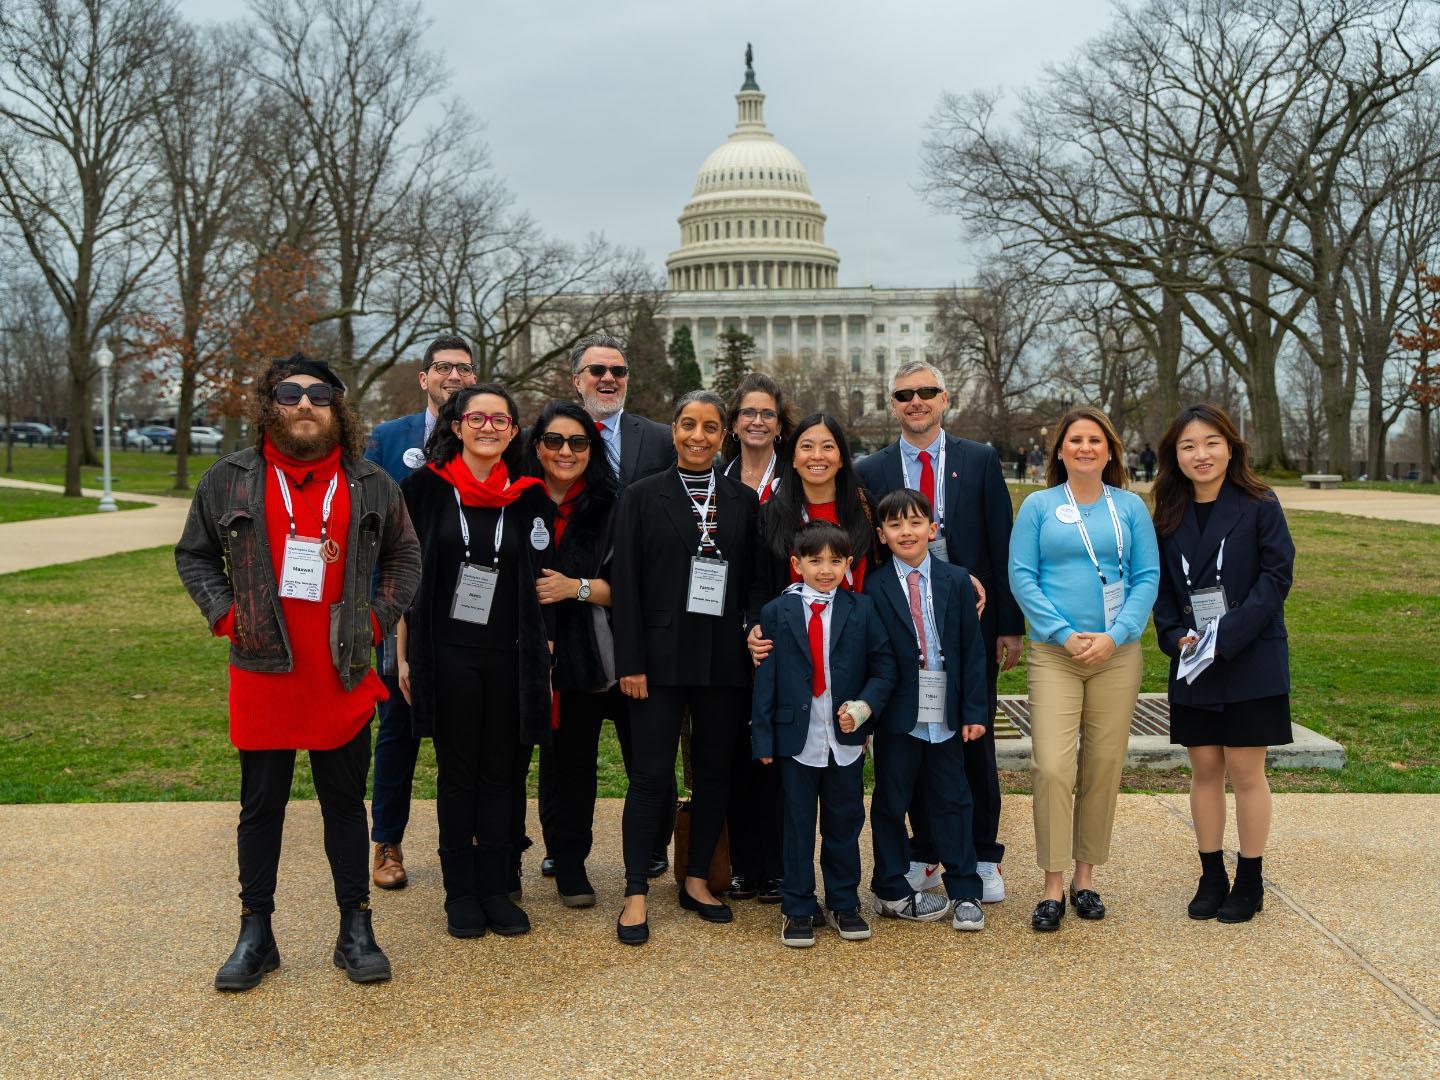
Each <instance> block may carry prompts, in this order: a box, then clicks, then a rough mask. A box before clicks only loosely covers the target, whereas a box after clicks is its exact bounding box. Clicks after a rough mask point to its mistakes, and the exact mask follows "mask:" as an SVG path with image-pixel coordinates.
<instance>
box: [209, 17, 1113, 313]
mask: <svg viewBox="0 0 1440 1080" xmlns="http://www.w3.org/2000/svg"><path fill="white" fill-rule="evenodd" d="M181 7H182V10H183V11H184V12H185V13H186V14H187V15H189V16H190V17H191V18H194V19H197V20H200V21H204V20H209V19H216V18H233V17H238V16H241V15H243V14H244V12H245V6H244V4H243V2H237V0H219V2H217V0H209V2H204V0H183V2H182V4H181ZM425 11H426V14H427V15H428V16H429V17H430V19H431V20H432V25H431V27H430V31H429V40H430V43H431V46H432V47H433V48H435V49H438V50H440V51H441V52H442V53H443V54H444V55H445V57H446V58H447V60H448V63H449V66H450V69H451V82H450V87H449V89H450V92H451V93H453V94H456V95H458V96H459V97H460V98H461V99H462V100H463V101H464V102H465V103H466V104H467V105H468V106H469V107H470V108H471V109H473V110H474V112H475V113H476V114H477V115H478V116H479V117H480V118H481V119H482V120H483V121H484V124H485V139H486V142H487V143H488V145H489V147H490V151H491V155H492V159H493V162H494V166H495V168H496V171H497V172H498V173H499V175H501V176H502V177H503V178H504V179H505V181H506V182H507V184H508V185H509V187H510V189H511V191H512V192H513V193H514V195H515V197H516V202H517V204H518V205H520V206H522V207H524V208H526V209H528V210H530V211H531V212H532V213H533V214H534V215H535V216H536V218H537V219H538V220H539V221H540V223H541V224H542V225H543V226H544V227H545V228H546V229H547V230H548V231H549V232H551V233H552V234H555V235H558V236H560V237H563V238H567V239H579V238H581V237H583V236H585V235H586V234H587V233H589V232H592V231H599V232H604V233H605V235H606V236H608V237H609V238H610V239H612V240H614V241H616V242H619V243H622V244H626V245H629V246H634V247H639V248H640V249H642V250H643V251H644V252H645V253H646V255H647V256H648V257H649V259H650V261H651V262H652V263H653V264H654V266H655V268H656V271H657V272H659V271H660V270H662V269H663V266H664V260H665V255H666V253H667V252H669V251H670V250H671V249H673V248H674V247H675V246H677V244H678V242H679V229H678V226H677V225H676V222H675V219H676V217H677V216H678V215H679V213H680V210H681V208H682V207H683V206H684V204H685V202H686V200H687V198H688V197H689V194H690V189H691V185H692V183H693V182H694V178H695V172H696V170H697V169H698V168H699V166H700V163H701V162H702V161H703V160H704V158H705V156H706V155H707V154H708V153H709V152H710V151H711V150H712V149H714V148H715V147H716V146H718V145H720V143H721V142H723V141H724V140H725V137H726V135H727V134H728V133H729V132H730V130H731V129H732V128H733V127H734V123H735V100H734V95H735V93H736V91H737V90H739V88H740V83H741V81H742V80H743V77H744V52H745V43H746V42H747V41H750V42H753V43H754V47H755V71H756V77H757V81H758V82H759V84H760V87H761V89H762V90H764V91H765V94H766V101H765V118H766V121H767V123H768V125H769V127H770V129H771V131H773V132H774V133H775V135H776V138H777V139H779V141H780V142H782V143H783V144H785V145H786V146H788V147H789V148H790V149H791V150H792V151H794V152H795V153H796V155H798V156H799V158H800V160H801V162H802V163H803V164H804V165H805V168H806V170H807V172H808V173H809V175H810V184H811V188H812V190H813V192H814V194H815V197H816V198H817V199H819V200H820V203H821V205H822V206H823V207H824V209H825V212H826V213H827V214H828V216H829V224H828V226H827V237H826V239H827V240H828V242H829V243H830V244H831V246H833V247H835V248H836V249H837V250H838V251H839V253H840V283H841V284H842V285H861V284H865V283H866V282H867V281H869V282H872V283H874V284H876V285H892V286H893V285H916V286H918V285H947V284H950V283H951V282H954V281H956V280H961V279H963V278H964V277H965V276H966V274H967V272H968V269H969V266H970V265H971V260H970V255H969V252H968V251H967V248H966V246H965V244H964V242H963V240H962V237H961V223H960V222H959V221H957V220H956V219H955V218H952V217H942V216H937V215H935V214H933V213H932V212H931V211H930V210H929V209H928V208H927V207H926V206H925V204H924V202H923V201H922V200H921V198H920V197H919V195H917V194H916V191H915V187H916V184H917V183H918V180H919V150H920V143H921V140H922V138H923V136H924V126H925V121H926V119H927V117H928V116H929V115H930V113H931V110H932V109H933V108H934V106H935V103H936V101H937V99H938V97H939V95H940V94H941V92H942V91H944V90H951V91H956V92H964V91H967V90H972V89H977V88H995V87H1018V86H1023V85H1025V84H1026V83H1027V82H1029V81H1031V80H1033V79H1034V78H1035V77H1036V76H1037V75H1038V74H1039V73H1040V71H1041V69H1042V68H1043V66H1044V65H1045V64H1048V63H1053V62H1057V61H1060V60H1063V59H1064V58H1065V57H1066V56H1068V55H1069V54H1070V53H1071V52H1072V51H1073V50H1074V49H1075V48H1076V47H1077V46H1078V45H1079V44H1081V43H1082V42H1083V41H1084V40H1085V39H1086V38H1088V37H1090V36H1091V35H1093V34H1095V33H1097V32H1098V31H1099V30H1100V29H1101V28H1102V27H1103V26H1104V25H1105V23H1106V22H1107V21H1108V19H1109V17H1110V4H1109V3H1108V2H1107V0H1012V2H1010V3H983V4H982V3H976V2H975V0H949V2H935V0H922V2H900V3H892V4H885V5H881V4H877V3H862V2H859V0H830V2H827V3H793V2H792V3H781V4H777V3H774V2H773V0H772V2H770V3H761V2H758V0H731V2H728V3H676V2H674V0H668V2H660V0H611V2H609V3H606V4H594V3H579V2H574V0H538V2H533V3H516V2H510V3H505V4H500V3H495V2H494V0H489V2H482V3H479V4H476V3H474V2H470V3H465V2H463V0H425Z"/></svg>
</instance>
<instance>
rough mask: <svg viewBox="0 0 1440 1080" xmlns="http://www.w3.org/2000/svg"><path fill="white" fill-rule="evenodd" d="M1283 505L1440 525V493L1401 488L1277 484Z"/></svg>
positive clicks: (1288, 507) (1292, 508)
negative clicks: (1315, 487) (1413, 492)
mask: <svg viewBox="0 0 1440 1080" xmlns="http://www.w3.org/2000/svg"><path fill="white" fill-rule="evenodd" d="M1275 491H1276V493H1277V494H1279V496H1280V505H1281V506H1283V507H1284V508H1285V509H1286V510H1320V511H1324V512H1325V513H1330V514H1354V515H1356V516H1357V517H1368V518H1382V519H1384V520H1386V521H1415V522H1419V523H1420V524H1421V525H1440V495H1419V494H1416V495H1411V494H1409V493H1407V492H1401V491H1352V490H1345V489H1336V490H1333V491H1319V490H1312V489H1311V488H1298V487H1277V488H1276V489H1275Z"/></svg>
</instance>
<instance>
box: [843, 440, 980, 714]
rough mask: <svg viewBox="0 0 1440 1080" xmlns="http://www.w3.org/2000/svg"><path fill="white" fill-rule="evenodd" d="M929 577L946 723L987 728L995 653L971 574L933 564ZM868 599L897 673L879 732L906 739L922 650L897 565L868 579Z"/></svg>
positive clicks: (916, 704)
mask: <svg viewBox="0 0 1440 1080" xmlns="http://www.w3.org/2000/svg"><path fill="white" fill-rule="evenodd" d="M947 464H948V463H947ZM930 574H931V587H932V590H933V593H934V601H935V628H936V630H938V631H939V633H940V645H941V647H942V648H943V649H944V651H945V723H946V725H947V726H948V727H949V728H950V730H951V731H959V730H960V728H961V727H963V726H965V725H967V724H981V725H983V726H984V727H987V728H988V727H989V726H990V725H991V723H992V722H993V721H994V717H993V716H991V715H990V678H989V674H988V672H987V663H988V661H987V659H986V656H987V653H988V654H989V655H992V656H993V655H994V652H993V650H990V649H987V648H986V645H985V639H984V636H983V635H982V634H981V632H980V620H979V619H978V618H976V616H975V589H974V587H973V586H972V585H971V584H970V570H969V569H968V568H967V567H964V566H956V565H955V564H954V563H943V562H941V561H940V560H939V559H931V560H930ZM865 595H866V596H869V597H870V598H872V599H873V600H874V601H875V607H876V610H877V611H878V612H879V613H880V619H881V621H882V622H883V623H884V624H885V631H886V633H887V634H888V635H889V637H890V648H891V649H892V650H894V653H895V664H896V667H897V669H898V674H897V677H896V682H895V692H894V693H893V694H892V695H891V696H890V703H889V705H887V706H886V708H885V710H884V712H883V713H881V715H880V722H879V728H880V730H881V731H888V732H893V733H895V734H899V735H904V734H906V733H908V732H911V731H913V730H915V725H916V723H917V721H918V720H919V714H920V674H919V672H920V646H919V644H918V643H917V642H916V641H915V622H914V620H913V619H911V617H910V600H909V598H908V597H907V596H906V595H905V590H904V589H903V588H902V587H901V585H900V579H899V578H898V577H897V576H896V575H895V567H894V565H893V560H892V562H887V563H886V564H885V565H884V566H878V567H876V568H875V569H874V570H872V571H870V572H868V573H867V574H866V575H865ZM987 608H988V605H987Z"/></svg>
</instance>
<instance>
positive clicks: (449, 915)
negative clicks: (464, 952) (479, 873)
mask: <svg viewBox="0 0 1440 1080" xmlns="http://www.w3.org/2000/svg"><path fill="white" fill-rule="evenodd" d="M440 877H441V880H442V881H443V882H444V884H445V929H446V930H447V931H448V932H449V934H450V936H451V937H457V938H473V937H483V936H484V934H485V912H484V910H483V909H482V908H481V907H480V887H479V884H478V883H477V881H476V879H475V857H474V856H473V855H472V854H470V853H469V852H464V853H457V852H451V851H446V850H445V849H443V848H442V849H441V850H440Z"/></svg>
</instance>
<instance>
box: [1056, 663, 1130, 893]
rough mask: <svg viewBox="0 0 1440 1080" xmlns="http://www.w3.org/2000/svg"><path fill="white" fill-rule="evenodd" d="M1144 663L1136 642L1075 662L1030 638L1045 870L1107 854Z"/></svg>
mask: <svg viewBox="0 0 1440 1080" xmlns="http://www.w3.org/2000/svg"><path fill="white" fill-rule="evenodd" d="M1142 667H1143V665H1142V662H1141V656H1140V643H1139V642H1138V641H1132V642H1130V644H1128V645H1121V646H1120V647H1119V648H1118V649H1116V650H1115V653H1114V655H1112V656H1111V657H1110V659H1109V660H1106V661H1105V662H1104V663H1103V664H1097V665H1095V666H1094V667H1090V666H1087V665H1085V664H1078V663H1076V662H1075V661H1074V660H1072V659H1070V657H1069V656H1068V655H1067V654H1066V652H1065V650H1064V649H1062V648H1060V647H1059V646H1058V645H1045V644H1041V643H1039V642H1031V644H1030V663H1029V672H1030V724H1031V751H1030V775H1031V779H1032V781H1033V783H1034V788H1035V798H1034V811H1035V858H1036V861H1037V862H1039V864H1040V869H1042V870H1045V871H1047V872H1055V871H1060V870H1065V869H1067V868H1068V867H1069V865H1070V863H1071V862H1072V860H1073V861H1078V862H1086V863H1094V864H1097V865H1098V864H1100V863H1103V862H1104V861H1105V860H1106V859H1108V858H1109V857H1110V832H1111V830H1112V828H1113V827H1114V825H1115V797H1116V796H1117V795H1118V794H1119V792H1120V771H1121V769H1123V768H1124V766H1125V750H1126V747H1127V745H1128V744H1129V741H1130V716H1131V714H1132V713H1133V712H1134V710H1135V697H1136V695H1137V694H1138V693H1139V692H1140V676H1141V672H1142ZM1077 774H1078V777H1079V790H1078V793H1076V777H1077Z"/></svg>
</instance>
